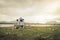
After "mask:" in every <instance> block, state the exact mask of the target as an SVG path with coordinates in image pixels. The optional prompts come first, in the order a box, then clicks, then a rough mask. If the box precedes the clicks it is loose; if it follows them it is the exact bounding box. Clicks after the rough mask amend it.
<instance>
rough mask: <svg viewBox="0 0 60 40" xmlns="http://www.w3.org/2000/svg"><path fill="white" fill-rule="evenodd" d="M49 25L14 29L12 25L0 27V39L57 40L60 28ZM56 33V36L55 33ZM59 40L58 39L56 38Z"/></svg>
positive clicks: (59, 35)
mask: <svg viewBox="0 0 60 40" xmlns="http://www.w3.org/2000/svg"><path fill="white" fill-rule="evenodd" d="M54 29H56V28H53V27H52V28H51V27H25V28H19V29H15V28H13V27H0V40H41V38H42V40H57V39H53V38H55V36H56V37H59V38H60V31H59V30H60V28H58V30H54ZM57 33H58V36H57V35H56V34H57ZM58 40H60V39H58Z"/></svg>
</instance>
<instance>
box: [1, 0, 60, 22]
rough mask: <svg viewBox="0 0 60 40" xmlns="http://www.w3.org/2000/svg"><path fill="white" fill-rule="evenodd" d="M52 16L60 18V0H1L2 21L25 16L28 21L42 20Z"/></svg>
mask: <svg viewBox="0 0 60 40" xmlns="http://www.w3.org/2000/svg"><path fill="white" fill-rule="evenodd" d="M50 16H51V18H60V0H0V21H4V20H5V21H6V20H7V21H11V20H15V19H17V18H19V17H23V18H24V19H25V21H27V22H40V21H41V20H40V19H41V18H43V17H45V18H47V17H50ZM43 19H44V18H43ZM39 20H40V21H39Z"/></svg>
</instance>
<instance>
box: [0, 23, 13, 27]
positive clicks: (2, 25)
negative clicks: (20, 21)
mask: <svg viewBox="0 0 60 40" xmlns="http://www.w3.org/2000/svg"><path fill="white" fill-rule="evenodd" d="M13 26H14V24H0V27H13Z"/></svg>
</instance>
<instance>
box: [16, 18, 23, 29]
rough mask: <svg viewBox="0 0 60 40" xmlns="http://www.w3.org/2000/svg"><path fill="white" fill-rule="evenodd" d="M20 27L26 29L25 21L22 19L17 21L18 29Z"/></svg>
mask: <svg viewBox="0 0 60 40" xmlns="http://www.w3.org/2000/svg"><path fill="white" fill-rule="evenodd" d="M20 27H21V28H24V19H23V18H22V17H20V18H18V19H17V20H16V29H18V28H20Z"/></svg>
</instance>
